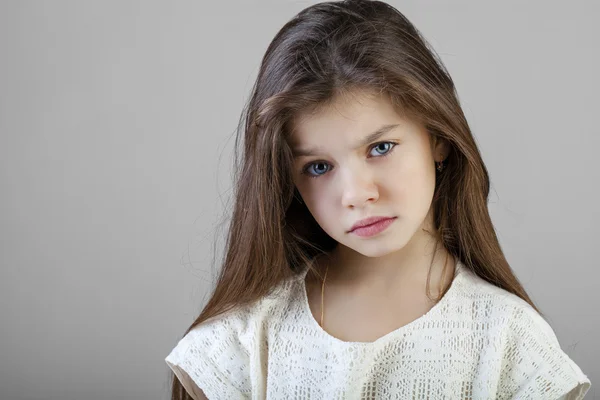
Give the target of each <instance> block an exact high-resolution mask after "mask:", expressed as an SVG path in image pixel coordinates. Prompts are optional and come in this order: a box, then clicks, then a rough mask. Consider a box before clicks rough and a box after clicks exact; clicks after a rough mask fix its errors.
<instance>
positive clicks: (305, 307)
mask: <svg viewBox="0 0 600 400" xmlns="http://www.w3.org/2000/svg"><path fill="white" fill-rule="evenodd" d="M308 271H309V268H308V267H307V268H305V269H304V270H303V271H302V273H301V274H300V275H298V279H299V280H300V291H301V294H300V296H301V302H302V305H301V311H302V313H303V316H304V317H305V318H307V319H308V320H309V324H310V325H312V326H313V327H314V328H315V330H316V331H317V332H318V334H319V335H321V336H323V337H325V338H326V339H327V340H328V341H329V342H332V343H334V344H337V345H338V346H343V347H357V346H358V347H374V346H378V345H380V344H382V343H386V342H388V341H390V340H392V339H393V338H394V337H396V336H398V335H401V334H402V333H404V332H406V331H408V330H411V329H412V328H414V327H415V326H416V325H417V324H421V323H422V322H424V321H425V320H427V319H430V318H431V317H432V315H433V314H437V313H439V312H441V309H442V308H443V307H444V305H445V304H446V303H448V302H449V301H450V300H451V298H452V297H453V296H454V295H455V292H456V291H457V290H458V289H457V288H458V286H459V284H460V281H461V280H462V275H463V272H468V269H467V268H466V267H465V266H464V264H462V262H461V261H460V260H457V262H456V269H455V273H454V277H453V279H452V282H451V283H450V287H449V288H448V291H447V292H446V294H444V296H443V297H442V298H441V299H440V300H439V301H438V302H437V303H436V304H435V305H434V306H433V307H432V308H431V309H430V310H429V311H427V312H426V313H425V314H423V315H422V316H420V317H418V318H417V319H415V320H413V321H411V322H409V323H407V324H405V325H403V326H401V327H399V328H397V329H394V330H393V331H391V332H388V333H386V334H385V335H383V336H381V337H379V338H377V339H375V340H374V341H372V342H353V341H345V340H342V339H339V338H337V337H335V336H333V335H332V334H330V333H329V332H327V331H326V330H325V329H323V328H322V327H321V325H319V323H318V322H317V320H316V319H315V318H314V316H313V315H312V311H311V309H310V305H309V303H308V293H307V290H306V279H305V278H306V274H307V273H308Z"/></svg>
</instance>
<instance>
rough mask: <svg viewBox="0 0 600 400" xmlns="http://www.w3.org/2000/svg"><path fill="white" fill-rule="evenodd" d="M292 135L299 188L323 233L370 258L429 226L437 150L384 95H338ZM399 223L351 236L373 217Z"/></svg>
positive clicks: (300, 123)
mask: <svg viewBox="0 0 600 400" xmlns="http://www.w3.org/2000/svg"><path fill="white" fill-rule="evenodd" d="M294 128H295V130H294V131H293V132H292V135H291V136H290V145H291V146H292V148H293V151H294V157H295V158H294V172H293V174H294V184H295V185H296V188H297V189H298V191H299V193H300V195H301V196H302V200H303V202H304V203H305V205H306V207H307V208H308V210H309V211H310V212H311V214H312V215H313V217H314V218H315V220H316V221H317V223H318V224H319V225H320V226H321V228H322V229H323V230H324V231H325V232H326V233H327V234H328V235H329V236H331V237H332V238H333V239H335V240H336V241H337V242H338V243H340V244H341V245H343V246H346V247H348V248H350V249H353V250H355V251H357V252H359V253H361V254H363V255H365V256H368V257H379V256H383V255H386V254H389V253H391V252H394V251H397V250H400V249H402V248H403V247H404V246H405V245H406V244H407V243H408V242H409V241H410V240H411V239H412V238H413V236H414V235H415V233H419V232H420V230H421V229H420V228H431V221H432V219H431V214H430V206H431V203H432V199H433V193H434V189H435V161H439V160H442V159H443V158H444V157H441V155H442V154H443V153H444V149H442V148H441V146H439V145H438V146H436V147H437V148H434V147H433V146H432V144H431V141H430V136H429V134H428V133H427V131H426V130H425V128H424V127H423V126H421V125H420V124H418V123H416V122H413V121H411V120H409V119H408V118H406V117H402V116H400V115H399V114H398V113H397V112H396V111H395V110H394V108H393V106H392V103H391V102H390V100H389V99H388V98H387V97H385V96H384V95H374V94H367V93H364V92H360V93H358V94H357V95H356V96H352V97H350V98H347V97H346V98H341V97H340V98H338V99H336V101H334V102H333V104H332V106H331V107H327V108H326V109H322V110H320V111H319V112H318V113H313V114H302V115H299V116H298V118H297V119H296V120H295V123H294ZM374 216H376V217H392V218H394V219H393V220H392V222H391V224H389V225H388V226H387V228H385V229H384V230H383V231H381V232H379V233H376V234H374V235H371V236H365V235H364V234H363V235H361V234H360V232H359V231H354V232H351V228H352V226H353V225H354V224H355V223H356V222H358V221H360V220H362V219H364V218H369V217H374Z"/></svg>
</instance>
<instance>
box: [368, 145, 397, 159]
mask: <svg viewBox="0 0 600 400" xmlns="http://www.w3.org/2000/svg"><path fill="white" fill-rule="evenodd" d="M382 145H383V147H384V148H383V149H382V148H381V146H382ZM394 145H395V143H392V142H381V143H377V144H376V145H375V146H373V150H381V151H383V152H384V153H383V154H381V153H378V154H380V155H382V156H383V155H386V154H387V153H389V151H390V150H391V149H392V147H393V146H394Z"/></svg>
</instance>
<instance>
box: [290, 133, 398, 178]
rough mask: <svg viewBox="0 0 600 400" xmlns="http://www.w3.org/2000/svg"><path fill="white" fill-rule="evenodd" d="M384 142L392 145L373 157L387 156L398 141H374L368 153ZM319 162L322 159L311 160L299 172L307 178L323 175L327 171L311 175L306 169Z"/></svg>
mask: <svg viewBox="0 0 600 400" xmlns="http://www.w3.org/2000/svg"><path fill="white" fill-rule="evenodd" d="M384 143H389V144H391V145H392V147H391V148H390V149H389V150H388V151H387V152H386V153H384V154H380V155H378V156H374V157H375V158H381V157H387V156H389V155H390V154H391V153H392V151H393V150H394V148H395V147H396V146H397V145H398V143H396V142H392V141H385V142H377V143H374V144H373V145H372V146H371V148H370V149H369V153H370V152H371V151H372V150H373V149H374V148H375V147H377V146H379V145H380V144H384ZM321 163H324V162H323V161H315V162H311V163H309V164H306V165H305V166H304V168H303V169H302V172H301V173H302V175H306V176H308V177H309V178H318V177H320V176H323V175H325V174H326V173H327V172H324V173H322V174H320V175H312V174H310V173H308V170H309V168H310V167H312V166H313V165H315V164H321Z"/></svg>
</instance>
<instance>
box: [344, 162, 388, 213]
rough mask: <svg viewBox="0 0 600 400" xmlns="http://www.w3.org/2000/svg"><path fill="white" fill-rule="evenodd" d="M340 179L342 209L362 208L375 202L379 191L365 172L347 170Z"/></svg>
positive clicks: (368, 173) (363, 170)
mask: <svg viewBox="0 0 600 400" xmlns="http://www.w3.org/2000/svg"><path fill="white" fill-rule="evenodd" d="M343 175H344V176H343V179H342V182H341V184H342V205H343V206H344V207H349V208H355V207H362V206H364V205H365V203H368V202H376V201H377V200H378V199H379V190H378V188H377V185H376V184H375V181H374V180H373V177H372V174H371V173H370V172H369V171H366V170H365V169H364V167H363V168H362V171H356V170H348V171H346V173H345V174H343Z"/></svg>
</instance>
